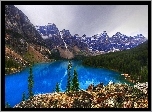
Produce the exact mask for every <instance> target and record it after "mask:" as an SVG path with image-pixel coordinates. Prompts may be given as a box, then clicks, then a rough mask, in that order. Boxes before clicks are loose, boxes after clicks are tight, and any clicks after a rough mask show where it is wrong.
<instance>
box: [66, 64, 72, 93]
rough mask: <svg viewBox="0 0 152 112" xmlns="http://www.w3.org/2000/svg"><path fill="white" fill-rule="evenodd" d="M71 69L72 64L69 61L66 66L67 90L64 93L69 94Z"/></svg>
mask: <svg viewBox="0 0 152 112" xmlns="http://www.w3.org/2000/svg"><path fill="white" fill-rule="evenodd" d="M71 67H72V63H71V61H69V64H68V69H67V76H68V77H67V89H66V92H69V91H70V90H71V73H70V72H71Z"/></svg>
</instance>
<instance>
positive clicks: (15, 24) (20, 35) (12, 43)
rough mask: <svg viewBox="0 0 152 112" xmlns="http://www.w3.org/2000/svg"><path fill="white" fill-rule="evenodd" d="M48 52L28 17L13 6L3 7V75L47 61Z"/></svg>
mask: <svg viewBox="0 0 152 112" xmlns="http://www.w3.org/2000/svg"><path fill="white" fill-rule="evenodd" d="M49 55H50V50H49V48H48V47H47V46H46V44H45V41H44V39H43V38H42V37H41V35H40V34H39V33H38V31H37V30H36V29H35V26H34V25H33V24H32V23H31V22H30V20H29V19H28V17H27V16H26V15H25V14H24V13H23V12H22V11H21V10H19V9H18V8H16V7H15V6H13V5H6V6H5V73H6V74H8V73H13V72H16V71H19V70H21V69H22V68H24V67H26V66H28V65H29V64H31V63H32V62H45V61H49V60H50V59H49V58H48V57H49Z"/></svg>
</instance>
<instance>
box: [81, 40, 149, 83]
mask: <svg viewBox="0 0 152 112" xmlns="http://www.w3.org/2000/svg"><path fill="white" fill-rule="evenodd" d="M83 65H87V66H95V67H103V68H108V69H113V70H115V71H118V72H121V73H122V74H124V73H125V74H129V75H130V77H131V79H132V80H134V81H135V82H137V81H139V82H145V81H148V41H146V42H144V43H143V44H141V45H139V46H137V47H135V48H133V49H130V50H126V51H119V52H114V53H108V54H104V55H99V56H94V57H88V58H86V59H84V60H83Z"/></svg>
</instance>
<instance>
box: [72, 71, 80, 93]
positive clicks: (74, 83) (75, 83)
mask: <svg viewBox="0 0 152 112" xmlns="http://www.w3.org/2000/svg"><path fill="white" fill-rule="evenodd" d="M71 90H72V91H78V90H79V81H78V74H77V72H76V70H74V74H73V79H72V87H71Z"/></svg>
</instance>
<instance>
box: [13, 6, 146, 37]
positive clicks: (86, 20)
mask: <svg viewBox="0 0 152 112" xmlns="http://www.w3.org/2000/svg"><path fill="white" fill-rule="evenodd" d="M15 6H16V7H17V8H19V9H20V10H22V12H23V13H24V14H25V15H26V16H27V17H28V18H29V20H30V21H31V23H32V24H33V25H47V24H48V23H54V24H56V26H57V27H58V29H59V30H60V31H61V30H63V29H66V30H70V32H71V34H72V35H74V34H79V36H82V35H83V34H86V35H87V37H89V36H93V35H95V34H98V33H102V32H103V31H106V32H107V33H108V35H109V36H112V35H114V34H115V33H116V32H121V33H122V34H125V35H127V36H135V35H137V34H143V35H144V36H145V37H147V36H148V5H15Z"/></svg>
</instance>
